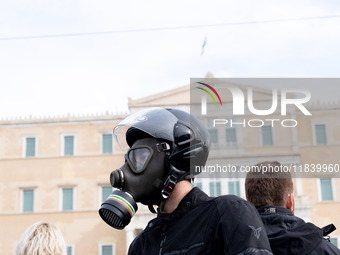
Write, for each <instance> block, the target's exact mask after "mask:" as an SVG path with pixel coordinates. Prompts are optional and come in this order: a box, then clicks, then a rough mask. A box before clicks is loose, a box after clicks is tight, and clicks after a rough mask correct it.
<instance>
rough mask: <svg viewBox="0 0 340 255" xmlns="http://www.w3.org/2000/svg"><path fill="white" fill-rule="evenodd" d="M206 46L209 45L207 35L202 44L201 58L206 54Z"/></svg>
mask: <svg viewBox="0 0 340 255" xmlns="http://www.w3.org/2000/svg"><path fill="white" fill-rule="evenodd" d="M206 44H207V35H205V38H204V42H203V44H202V51H201V56H203V54H204V48H205V45H206Z"/></svg>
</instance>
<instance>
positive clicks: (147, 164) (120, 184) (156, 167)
mask: <svg viewBox="0 0 340 255" xmlns="http://www.w3.org/2000/svg"><path fill="white" fill-rule="evenodd" d="M169 150H170V146H169V145H168V143H166V142H162V141H161V140H159V139H156V138H152V137H150V138H143V139H140V140H137V141H136V142H135V143H134V144H133V145H132V147H131V148H130V149H129V150H128V152H127V153H126V154H125V164H124V165H122V166H121V167H120V168H119V169H117V170H115V171H113V172H112V173H111V175H110V183H111V185H112V187H114V188H117V189H119V190H115V191H113V192H112V194H111V195H110V196H109V197H108V198H107V200H106V201H105V202H104V203H103V204H102V206H101V208H100V209H99V214H100V216H101V217H102V219H103V220H104V221H105V222H106V223H107V224H109V225H110V226H112V227H114V228H117V229H123V228H124V227H125V226H126V225H128V224H129V222H130V220H131V218H132V216H133V215H134V214H135V212H136V211H137V209H138V207H137V204H136V202H141V203H142V204H145V205H158V204H159V203H160V202H161V200H162V195H161V190H162V188H163V184H164V180H165V178H166V177H167V172H168V170H167V169H168V167H167V154H169Z"/></svg>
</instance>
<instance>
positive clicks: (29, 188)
mask: <svg viewBox="0 0 340 255" xmlns="http://www.w3.org/2000/svg"><path fill="white" fill-rule="evenodd" d="M20 189H21V199H20V200H21V204H20V210H21V213H34V212H35V189H36V187H22V188H20ZM25 191H32V192H33V199H32V200H33V202H32V211H25V210H24V203H25V195H24V192H25Z"/></svg>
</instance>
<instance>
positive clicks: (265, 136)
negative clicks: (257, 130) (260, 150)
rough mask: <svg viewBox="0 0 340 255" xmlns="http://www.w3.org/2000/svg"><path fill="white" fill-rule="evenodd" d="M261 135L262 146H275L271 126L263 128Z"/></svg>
mask: <svg viewBox="0 0 340 255" xmlns="http://www.w3.org/2000/svg"><path fill="white" fill-rule="evenodd" d="M261 134H262V145H264V146H268V145H273V134H272V127H271V126H262V127H261Z"/></svg>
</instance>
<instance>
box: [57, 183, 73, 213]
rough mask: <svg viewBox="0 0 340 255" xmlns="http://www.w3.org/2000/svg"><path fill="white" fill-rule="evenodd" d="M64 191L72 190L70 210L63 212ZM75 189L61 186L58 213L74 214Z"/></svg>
mask: <svg viewBox="0 0 340 255" xmlns="http://www.w3.org/2000/svg"><path fill="white" fill-rule="evenodd" d="M64 189H72V209H71V210H64V208H63V204H64V193H63V190H64ZM75 190H76V187H75V186H61V187H60V188H59V211H61V212H74V211H75V201H76V192H75Z"/></svg>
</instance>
